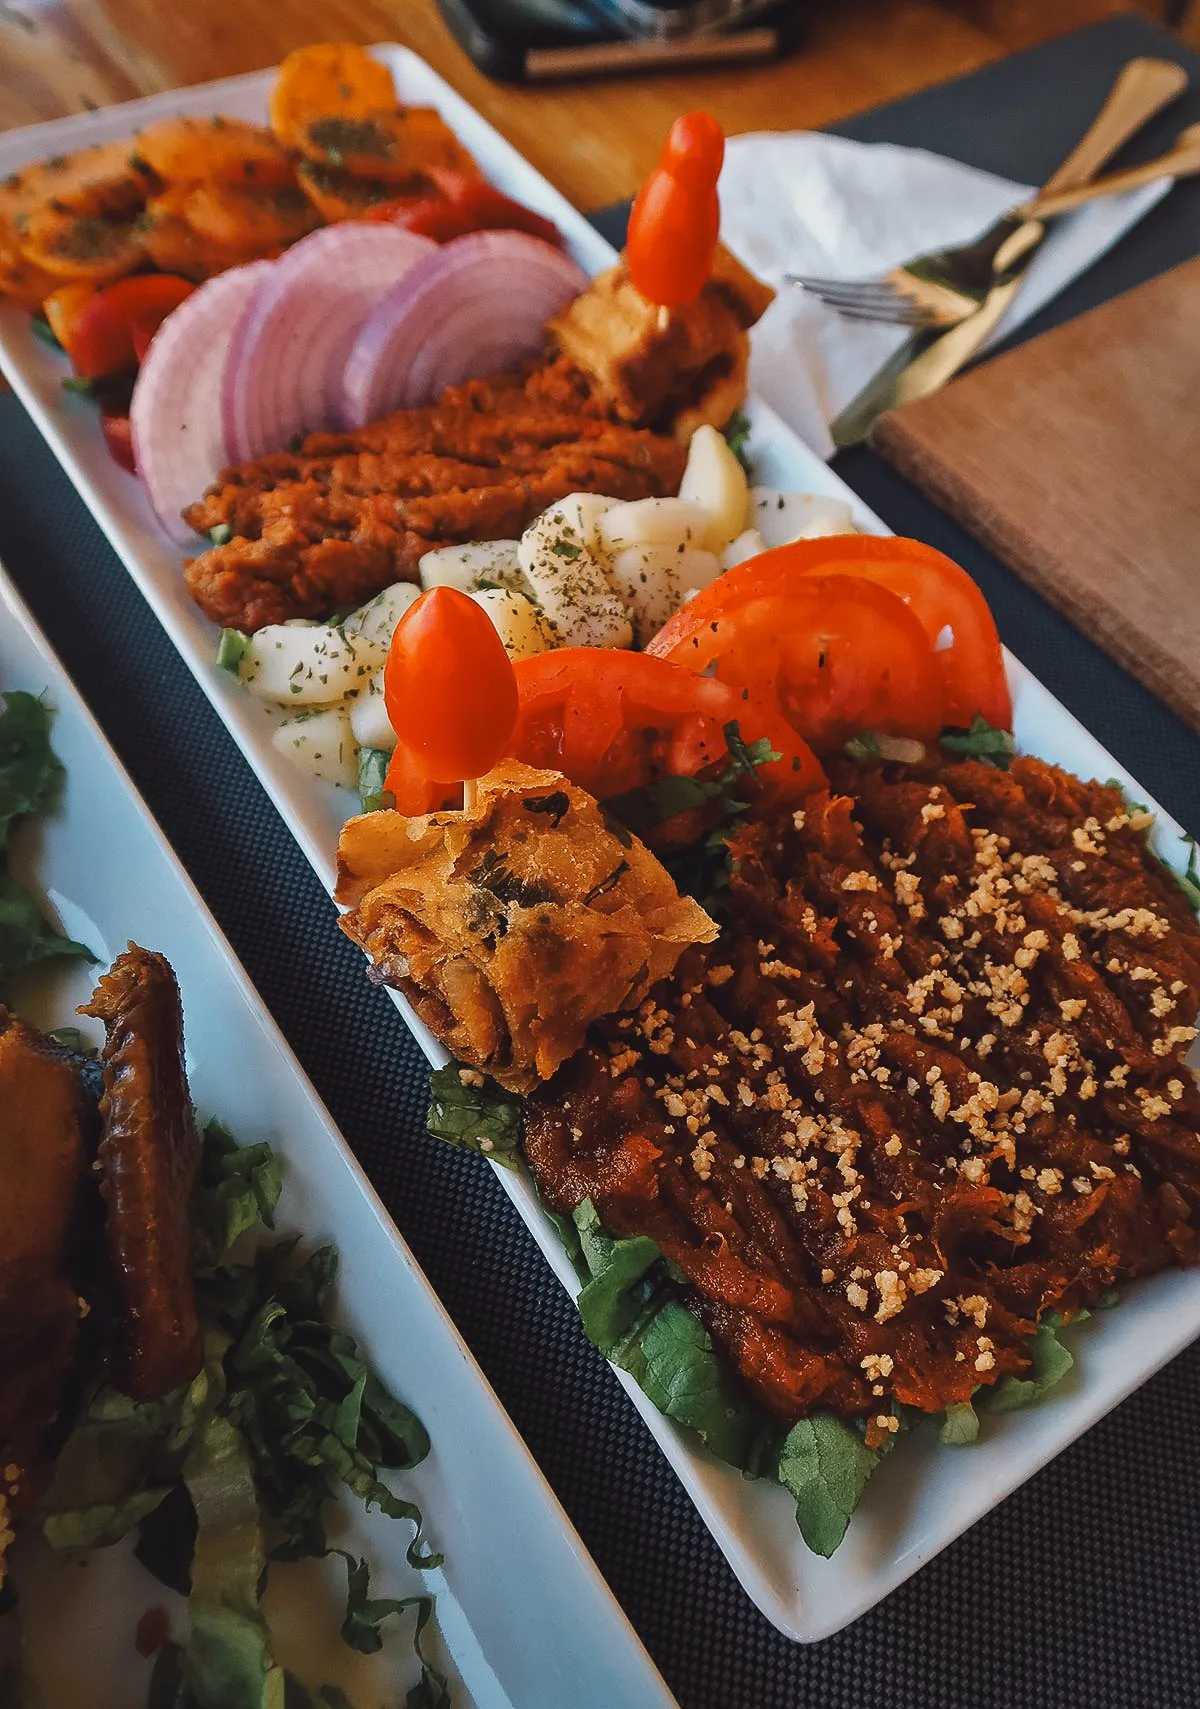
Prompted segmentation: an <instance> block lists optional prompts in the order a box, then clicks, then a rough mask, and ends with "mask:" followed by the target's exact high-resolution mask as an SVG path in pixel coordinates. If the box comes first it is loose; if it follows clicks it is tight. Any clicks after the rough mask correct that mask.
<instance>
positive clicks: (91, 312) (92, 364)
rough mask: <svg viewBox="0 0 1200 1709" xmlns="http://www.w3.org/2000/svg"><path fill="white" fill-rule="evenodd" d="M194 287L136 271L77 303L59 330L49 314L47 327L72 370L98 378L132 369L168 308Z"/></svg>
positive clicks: (167, 276)
mask: <svg viewBox="0 0 1200 1709" xmlns="http://www.w3.org/2000/svg"><path fill="white" fill-rule="evenodd" d="M195 288H196V287H195V286H194V285H193V284H190V283H189V281H188V280H187V279H177V278H175V276H174V275H173V274H171V273H139V274H137V275H135V276H134V277H133V278H129V279H119V280H118V281H117V283H116V284H115V285H109V286H107V287H106V288H105V289H104V290H103V291H94V292H93V293H92V295H91V296H90V297H88V298H86V299H84V300H82V301H80V302H79V305H78V308H77V311H76V312H75V313H74V314H73V315H72V314H71V313H70V312H69V311H68V312H67V313H66V314H65V315H63V316H60V319H61V322H62V330H61V331H60V330H59V327H58V325H56V324H55V320H54V318H53V317H52V316H51V318H50V324H51V326H52V327H54V331H55V335H56V337H57V338H58V340H59V343H60V344H62V346H63V347H64V349H65V350H66V352H67V355H68V356H69V357H70V358H71V365H72V367H73V368H74V369H75V372H76V373H77V374H80V375H82V376H84V377H86V378H88V379H97V380H98V379H102V378H103V377H104V376H105V375H108V374H121V373H124V372H126V371H127V370H132V369H134V368H136V367H137V365H138V363H139V362H140V360H141V358H142V356H144V355H145V352H146V347H147V345H148V344H149V342H150V340H151V338H152V337H153V336H154V334H155V333H156V332H157V331H158V328H159V327H160V326H161V325H162V323H163V321H164V320H166V318H167V316H168V315H169V314H170V312H171V310H172V309H175V308H178V307H179V305H180V303H181V302H183V300H184V298H185V297H190V296H191V294H192V292H193V291H194V290H195ZM55 295H56V296H58V295H60V293H57V292H56V293H55Z"/></svg>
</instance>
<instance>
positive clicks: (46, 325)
mask: <svg viewBox="0 0 1200 1709" xmlns="http://www.w3.org/2000/svg"><path fill="white" fill-rule="evenodd" d="M29 330H30V332H32V334H33V336H34V337H35V338H40V339H41V341H42V343H43V344H48V345H49V346H50V348H51V350H61V349H62V345H61V343H60V342H59V340H58V339H57V338H56V337H55V334H54V328H53V327H52V326H51V325H50V322H49V321H48V320H47V319H46V317H45V315H34V316H33V317H32V318H31V320H30V322H29Z"/></svg>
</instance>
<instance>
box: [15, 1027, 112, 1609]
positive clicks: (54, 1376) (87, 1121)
mask: <svg viewBox="0 0 1200 1709" xmlns="http://www.w3.org/2000/svg"><path fill="white" fill-rule="evenodd" d="M0 1110H2V1111H3V1114H2V1115H0V1181H2V1182H3V1190H2V1191H0V1469H3V1472H4V1476H3V1479H2V1481H0V1581H2V1580H3V1577H4V1568H3V1555H4V1536H3V1534H4V1532H5V1531H6V1529H7V1525H6V1523H5V1517H6V1510H7V1518H8V1519H13V1518H16V1517H17V1516H18V1515H19V1514H20V1513H21V1512H22V1511H23V1510H24V1508H25V1507H26V1506H27V1505H28V1504H29V1502H30V1501H31V1500H33V1499H34V1498H35V1497H36V1495H37V1494H38V1490H39V1486H40V1481H41V1480H40V1465H39V1461H40V1453H39V1444H40V1438H41V1436H42V1433H43V1431H44V1430H45V1428H46V1426H47V1425H48V1424H49V1423H50V1422H51V1421H52V1419H53V1417H54V1414H55V1412H56V1410H57V1407H58V1403H59V1397H60V1394H61V1391H62V1384H63V1379H64V1377H65V1376H66V1373H67V1371H68V1369H69V1367H70V1364H71V1359H72V1355H73V1352H74V1348H75V1340H76V1332H77V1329H78V1324H79V1309H80V1308H79V1301H78V1299H77V1298H76V1293H75V1289H74V1287H73V1286H72V1283H71V1278H70V1274H69V1271H68V1254H67V1244H68V1235H69V1233H70V1230H71V1227H72V1224H73V1221H74V1218H75V1214H76V1209H77V1206H78V1202H79V1196H80V1188H81V1184H82V1181H83V1176H84V1171H85V1168H86V1163H87V1155H88V1142H89V1137H90V1128H91V1126H92V1125H93V1124H94V1121H95V1110H94V1107H92V1106H91V1105H90V1103H89V1100H88V1098H87V1095H86V1092H85V1088H84V1085H83V1080H82V1077H81V1074H80V1069H79V1062H78V1059H77V1058H75V1057H73V1056H72V1055H70V1053H69V1052H67V1051H65V1050H63V1049H62V1048H61V1047H60V1046H59V1045H57V1044H56V1043H55V1042H54V1040H53V1039H49V1038H46V1037H44V1035H43V1034H41V1033H40V1032H38V1031H37V1029H36V1028H35V1027H31V1026H27V1025H26V1024H25V1023H24V1022H23V1021H18V1020H16V1019H15V1018H14V1017H13V1016H11V1015H10V1014H8V1012H7V1011H6V1010H3V1009H0Z"/></svg>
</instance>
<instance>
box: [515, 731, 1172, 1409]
mask: <svg viewBox="0 0 1200 1709" xmlns="http://www.w3.org/2000/svg"><path fill="white" fill-rule="evenodd" d="M830 770H831V773H832V776H831V783H832V784H833V785H834V788H833V789H832V790H831V792H829V793H827V794H822V795H820V796H815V797H813V798H811V799H810V800H809V801H808V802H807V803H806V805H805V807H804V808H803V809H802V810H797V811H796V812H795V813H794V815H789V814H784V815H781V816H777V817H775V818H774V819H769V820H764V821H762V822H759V823H757V824H755V825H753V826H751V827H749V828H747V829H746V830H745V831H743V832H742V833H740V834H739V836H738V838H737V840H736V841H735V843H734V845H733V850H732V854H733V859H732V871H731V876H730V882H729V889H728V893H727V895H728V914H727V920H726V924H725V928H724V930H723V932H722V934H721V937H720V938H719V940H718V941H716V942H715V943H713V944H711V945H705V946H698V947H696V948H694V949H692V950H690V951H688V952H687V954H686V955H685V956H684V957H683V958H682V959H681V961H680V963H679V965H678V967H677V968H676V970H675V972H674V974H673V975H672V976H671V978H670V979H668V980H667V981H665V982H664V983H663V984H661V985H660V986H659V987H657V988H656V989H655V991H654V992H652V993H651V994H650V995H649V996H648V997H647V999H646V1000H645V1001H644V1002H643V1003H642V1004H641V1005H640V1007H639V1008H638V1010H637V1012H636V1013H635V1014H632V1015H628V1014H626V1015H616V1016H612V1017H610V1018H608V1019H607V1020H606V1021H604V1022H602V1023H600V1024H599V1025H598V1026H597V1027H595V1028H593V1031H592V1035H591V1037H590V1039H589V1042H588V1045H587V1047H586V1048H585V1049H584V1050H583V1051H581V1052H580V1053H579V1054H578V1055H577V1056H576V1057H575V1058H573V1059H572V1061H571V1062H570V1063H569V1064H568V1065H567V1066H566V1068H565V1069H564V1070H563V1071H562V1072H561V1073H560V1074H559V1075H558V1076H557V1077H556V1078H555V1079H554V1080H553V1081H551V1082H550V1083H549V1084H548V1085H546V1086H545V1087H543V1088H542V1089H541V1090H539V1091H538V1092H537V1093H535V1094H534V1095H533V1097H532V1098H531V1099H530V1100H529V1103H528V1106H527V1117H526V1127H525V1150H526V1155H527V1157H528V1159H529V1162H530V1164H531V1166H532V1168H533V1171H534V1174H535V1176H536V1179H537V1182H538V1185H539V1189H540V1190H541V1192H542V1194H543V1196H544V1197H545V1198H546V1201H547V1202H548V1204H549V1205H550V1206H551V1208H552V1209H555V1210H558V1211H567V1212H569V1211H570V1210H572V1209H574V1207H575V1206H576V1205H577V1204H578V1203H579V1202H580V1201H581V1200H582V1199H584V1198H590V1199H591V1200H592V1202H593V1203H594V1204H595V1206H596V1209H597V1210H598V1212H599V1214H600V1216H601V1219H602V1220H603V1222H604V1224H605V1225H606V1227H608V1228H609V1229H610V1230H611V1231H613V1232H614V1233H616V1234H618V1235H629V1234H634V1233H639V1234H649V1235H651V1236H652V1237H653V1238H654V1240H655V1241H656V1242H657V1244H658V1246H659V1247H660V1249H661V1250H662V1252H663V1254H664V1256H665V1257H666V1258H668V1259H669V1260H670V1261H672V1262H674V1263H675V1264H677V1265H678V1266H679V1267H680V1269H681V1270H682V1271H683V1272H684V1273H685V1274H686V1276H687V1279H688V1284H689V1289H690V1295H691V1304H692V1307H693V1309H694V1310H695V1311H696V1312H697V1313H698V1314H699V1315H700V1317H701V1318H702V1319H703V1321H704V1323H705V1325H706V1326H707V1327H708V1329H709V1330H710V1332H711V1333H712V1335H713V1337H714V1338H715V1340H716V1342H717V1343H718V1344H719V1345H720V1346H721V1347H722V1348H723V1349H724V1350H725V1352H726V1353H727V1355H728V1356H729V1358H730V1359H731V1360H732V1361H733V1362H734V1364H735V1365H736V1367H737V1369H738V1371H739V1372H740V1374H741V1376H742V1377H743V1378H744V1380H745V1381H746V1382H747V1383H748V1384H749V1385H750V1386H751V1387H752V1389H753V1390H754V1393H755V1394H756V1396H757V1397H758V1398H759V1399H760V1400H761V1401H762V1402H763V1403H764V1405H765V1406H766V1407H768V1408H769V1409H770V1410H771V1412H772V1413H773V1414H775V1415H777V1416H778V1417H780V1418H781V1419H782V1420H784V1421H785V1422H791V1421H793V1420H795V1419H797V1418H799V1417H801V1416H803V1415H804V1414H806V1413H808V1412H810V1411H811V1410H812V1409H813V1408H814V1407H817V1406H820V1407H823V1408H832V1409H834V1410H835V1411H837V1412H839V1413H842V1414H846V1415H855V1416H860V1417H863V1418H865V1419H866V1420H867V1441H868V1443H870V1442H871V1441H872V1438H873V1437H874V1438H875V1439H876V1440H877V1439H878V1436H879V1434H880V1433H881V1432H885V1431H887V1432H891V1431H895V1430H896V1429H897V1428H898V1419H897V1415H896V1413H895V1411H894V1410H893V1408H892V1404H891V1403H892V1401H893V1400H894V1401H898V1402H900V1403H902V1404H903V1405H905V1406H911V1407H916V1408H919V1409H921V1410H922V1411H926V1412H937V1411H941V1410H943V1409H945V1408H946V1407H947V1406H950V1405H953V1404H955V1403H961V1402H964V1401H967V1400H969V1399H970V1397H971V1396H972V1394H973V1393H974V1392H975V1390H976V1389H979V1388H987V1387H988V1386H990V1385H993V1384H995V1383H996V1382H997V1381H998V1380H999V1379H1000V1378H1001V1377H1002V1376H1004V1375H1005V1374H1006V1373H1017V1372H1020V1371H1022V1370H1024V1369H1025V1367H1026V1366H1027V1365H1028V1363H1029V1343H1030V1338H1031V1337H1032V1335H1033V1333H1034V1331H1035V1329H1036V1326H1037V1324H1038V1321H1039V1320H1040V1319H1041V1318H1042V1317H1043V1315H1044V1314H1046V1313H1047V1312H1049V1311H1051V1310H1052V1309H1055V1308H1057V1309H1058V1310H1059V1311H1062V1312H1066V1313H1070V1312H1072V1311H1075V1310H1077V1309H1078V1308H1080V1307H1082V1306H1086V1305H1088V1304H1089V1303H1092V1302H1094V1301H1095V1300H1096V1299H1097V1298H1098V1297H1099V1296H1101V1295H1102V1294H1103V1293H1104V1292H1105V1291H1106V1290H1107V1289H1108V1288H1110V1287H1111V1286H1112V1284H1113V1283H1114V1282H1119V1281H1123V1280H1126V1279H1128V1278H1131V1277H1134V1276H1138V1275H1142V1274H1144V1273H1146V1272H1147V1271H1150V1270H1155V1269H1158V1268H1161V1267H1163V1266H1164V1265H1168V1264H1172V1263H1179V1262H1184V1263H1187V1262H1194V1261H1195V1259H1196V1256H1197V1252H1198V1250H1200V1246H1198V1241H1197V1230H1196V1212H1197V1207H1198V1206H1200V1136H1198V1133H1197V1129H1198V1126H1200V1098H1198V1096H1197V1091H1196V1086H1195V1082H1194V1080H1193V1078H1192V1075H1191V1073H1190V1072H1189V1071H1188V1070H1187V1069H1186V1068H1185V1067H1184V1066H1183V1061H1182V1059H1183V1057H1184V1055H1185V1054H1186V1052H1187V1049H1188V1047H1189V1046H1190V1044H1191V1041H1192V1040H1193V1038H1194V1037H1195V1028H1194V1026H1193V1025H1192V1022H1193V1020H1194V1017H1195V1014H1196V1010H1197V1006H1198V1002H1200V932H1198V931H1197V926H1196V921H1195V918H1194V916H1193V915H1192V914H1191V911H1190V910H1189V908H1188V906H1187V904H1186V902H1185V900H1184V898H1183V896H1182V894H1181V892H1180V891H1179V889H1178V887H1177V886H1176V885H1175V884H1174V882H1173V880H1172V879H1171V878H1170V877H1169V876H1168V875H1167V874H1166V873H1164V872H1163V871H1162V869H1161V868H1159V867H1158V865H1157V863H1156V862H1155V861H1154V860H1153V858H1152V857H1151V856H1149V855H1148V854H1147V851H1146V849H1145V844H1144V838H1143V835H1142V831H1141V829H1140V828H1139V824H1138V816H1137V814H1136V813H1132V814H1131V812H1130V810H1129V809H1128V808H1127V807H1126V805H1125V802H1124V800H1123V798H1122V797H1121V795H1120V793H1119V791H1117V790H1116V789H1114V788H1111V787H1105V786H1101V785H1096V784H1082V783H1080V782H1079V781H1078V780H1077V779H1075V778H1072V777H1070V776H1069V775H1068V774H1066V773H1065V772H1062V771H1059V770H1058V769H1057V768H1055V767H1052V766H1047V765H1044V764H1042V763H1041V762H1040V761H1037V760H1028V759H1019V760H1017V761H1016V762H1015V763H1014V765H1013V767H1012V770H1011V771H1010V772H1008V773H1005V772H1003V771H1000V770H997V769H995V768H994V767H991V766H987V765H984V764H981V763H979V762H977V761H965V762H963V763H961V764H956V765H949V766H944V765H939V766H936V767H932V768H908V767H903V766H879V765H868V766H863V765H856V764H853V763H850V762H842V763H838V764H835V765H833V766H831V768H830Z"/></svg>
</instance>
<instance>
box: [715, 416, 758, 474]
mask: <svg viewBox="0 0 1200 1709" xmlns="http://www.w3.org/2000/svg"><path fill="white" fill-rule="evenodd" d="M721 432H722V433H723V434H724V436H725V443H726V444H727V445H728V446H729V449H730V450H731V451H732V452H733V454H734V456H735V457H736V458H737V460H738V462H739V463H740V464H741V465H742V469H743V472H744V473H745V474H746V475H747V476H748V477H749V479H751V480H753V478H754V470H753V469H752V468H751V466H750V459H749V457H748V456H747V455H746V443H747V441H748V440H749V438H750V417H749V416H748V415H747V414H746V412H745V410H743V409H739V410H735V411H734V413H733V414H732V415H731V416H730V418H729V420H728V421H727V422H726V423H725V426H724V427H723V428H722V429H721Z"/></svg>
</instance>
